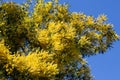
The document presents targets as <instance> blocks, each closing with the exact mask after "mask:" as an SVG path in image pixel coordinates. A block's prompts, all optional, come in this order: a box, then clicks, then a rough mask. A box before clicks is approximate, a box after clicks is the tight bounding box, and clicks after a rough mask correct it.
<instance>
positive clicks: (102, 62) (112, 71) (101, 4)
mask: <svg viewBox="0 0 120 80" xmlns="http://www.w3.org/2000/svg"><path fill="white" fill-rule="evenodd" d="M12 1H17V2H19V3H20V2H22V1H25V0H12ZM60 2H62V3H63V2H68V3H69V4H70V10H71V11H73V12H83V13H85V14H87V15H92V16H95V17H97V16H98V15H100V14H105V15H107V17H108V22H109V23H112V24H113V25H114V30H115V31H116V32H117V33H118V34H119V35H120V32H119V30H120V22H119V21H120V9H119V7H120V0H114V1H113V0H76V1H75V0H60ZM119 49H120V41H117V42H115V43H114V44H113V48H111V49H109V50H108V51H107V52H106V53H105V54H100V55H96V56H93V57H89V58H87V60H88V63H89V65H90V67H91V71H92V74H93V75H94V76H95V80H120V54H119Z"/></svg>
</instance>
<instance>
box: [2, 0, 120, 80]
mask: <svg viewBox="0 0 120 80" xmlns="http://www.w3.org/2000/svg"><path fill="white" fill-rule="evenodd" d="M33 5H34V6H33ZM30 9H31V10H30ZM106 20H107V18H106V16H105V15H100V16H98V17H97V18H94V17H93V16H87V15H85V14H83V13H77V12H70V11H69V9H68V4H60V3H59V2H58V1H57V0H51V1H48V2H45V1H44V0H35V1H34V3H31V2H30V1H27V2H25V3H23V4H18V3H15V2H1V3H0V78H1V79H3V80H6V79H8V78H11V79H13V80H92V76H91V73H90V69H89V65H88V63H87V61H85V59H84V58H85V57H88V56H89V57H91V56H93V55H96V54H100V53H104V52H106V50H107V49H108V48H110V47H111V46H112V43H113V42H114V41H116V40H118V35H117V34H116V33H115V31H114V30H113V26H112V25H111V24H109V23H107V22H106Z"/></svg>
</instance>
